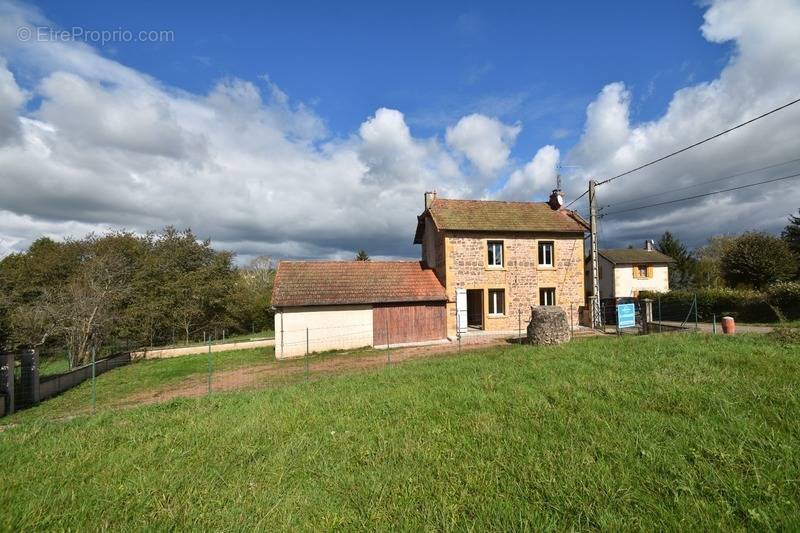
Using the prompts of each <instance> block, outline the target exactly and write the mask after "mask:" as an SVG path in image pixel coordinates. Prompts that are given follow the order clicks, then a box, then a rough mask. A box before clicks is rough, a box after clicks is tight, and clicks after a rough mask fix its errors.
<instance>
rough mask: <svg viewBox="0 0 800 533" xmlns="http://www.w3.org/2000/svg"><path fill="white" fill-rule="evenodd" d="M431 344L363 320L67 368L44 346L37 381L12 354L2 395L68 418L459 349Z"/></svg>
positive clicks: (378, 367) (9, 407)
mask: <svg viewBox="0 0 800 533" xmlns="http://www.w3.org/2000/svg"><path fill="white" fill-rule="evenodd" d="M379 329H380V331H378V330H379ZM431 342H432V344H431V343H421V344H423V345H420V346H415V345H414V346H408V345H404V346H398V344H399V343H397V344H396V343H395V340H393V337H392V332H391V329H389V328H376V327H375V325H374V324H369V323H358V324H342V325H338V326H325V327H316V328H294V329H285V330H283V331H281V332H279V333H278V334H277V335H276V338H275V339H274V340H271V343H274V345H272V346H257V347H254V348H248V347H246V346H245V347H244V348H242V346H241V345H239V346H237V348H238V349H235V350H231V349H228V346H229V344H222V339H221V338H220V339H217V338H213V337H211V336H209V337H208V338H207V342H206V344H205V345H195V346H189V347H182V348H181V350H192V351H193V353H185V354H183V353H182V354H181V355H175V356H173V355H170V353H169V350H153V351H147V350H130V351H127V352H123V353H121V354H116V355H113V356H111V357H103V358H99V357H97V355H98V352H95V354H94V355H95V357H94V358H93V359H92V361H90V363H89V364H88V365H84V366H82V367H79V368H74V369H68V364H67V362H66V359H65V355H64V354H63V353H62V352H59V351H49V350H43V351H42V352H41V353H37V358H36V359H37V360H36V363H35V364H34V365H32V367H35V370H36V372H37V375H36V378H35V379H33V378H31V377H30V375H29V371H28V370H26V369H27V368H29V367H31V365H28V366H24V364H23V361H22V357H21V354H20V353H17V354H9V356H8V357H7V358H6V359H7V361H10V363H9V364H8V365H7V366H8V368H9V369H10V371H11V378H9V379H7V380H6V383H10V387H9V390H7V391H6V390H4V389H3V388H2V387H0V395H5V396H6V397H5V398H2V400H3V404H4V410H5V414H8V413H9V412H10V411H20V410H21V409H25V410H24V411H22V412H21V413H20V416H23V417H28V418H68V417H71V416H76V415H86V414H92V413H103V412H108V411H114V410H118V409H126V408H130V407H135V406H139V405H144V404H151V403H160V402H165V401H170V400H176V399H192V398H194V399H197V398H203V397H207V396H209V395H217V394H223V393H228V392H233V391H250V390H258V389H263V388H269V387H279V386H286V385H295V384H303V383H312V382H315V381H318V380H320V379H323V378H325V377H326V376H330V375H333V374H344V373H355V372H359V373H363V372H385V371H387V370H388V369H391V368H392V367H393V366H395V365H397V364H400V363H402V362H404V361H408V360H410V359H415V358H420V357H429V356H431V355H433V354H436V353H453V352H456V351H457V350H458V349H459V348H460V343H457V342H450V341H448V340H447V339H440V340H438V341H436V340H432V341H431ZM112 370H113V371H112ZM26 372H28V373H26ZM34 382H35V384H36V387H38V388H37V389H36V390H34V386H33V383H34ZM54 390H55V391H56V392H52V391H54ZM48 398H49V399H48ZM6 400H8V401H6ZM37 405H38V407H37V408H34V409H27V408H28V407H34V406H37Z"/></svg>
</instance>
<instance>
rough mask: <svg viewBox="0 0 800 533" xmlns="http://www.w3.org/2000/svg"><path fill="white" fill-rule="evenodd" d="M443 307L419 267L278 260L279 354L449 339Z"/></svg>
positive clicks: (436, 286) (437, 287)
mask: <svg viewBox="0 0 800 533" xmlns="http://www.w3.org/2000/svg"><path fill="white" fill-rule="evenodd" d="M446 303H447V296H446V294H445V289H444V287H443V286H442V284H441V283H440V282H439V280H438V279H437V277H436V275H435V273H434V272H433V270H431V269H426V268H423V265H422V264H421V263H420V262H419V261H281V262H280V263H279V264H278V271H277V273H276V275H275V285H274V289H273V294H272V305H273V307H274V308H275V309H276V313H275V356H276V357H277V358H278V359H284V358H290V357H298V356H302V355H304V354H305V353H306V352H307V351H308V352H309V353H312V352H321V351H327V350H334V349H348V348H358V347H362V346H386V345H387V344H388V345H399V344H409V343H417V342H423V341H433V340H438V339H445V338H446V336H447V317H446Z"/></svg>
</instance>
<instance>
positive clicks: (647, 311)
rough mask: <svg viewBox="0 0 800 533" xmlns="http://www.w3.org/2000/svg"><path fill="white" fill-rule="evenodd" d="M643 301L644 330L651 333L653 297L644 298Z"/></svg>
mask: <svg viewBox="0 0 800 533" xmlns="http://www.w3.org/2000/svg"><path fill="white" fill-rule="evenodd" d="M641 302H642V304H643V305H644V313H643V317H642V331H643V333H645V334H647V333H650V324H651V323H652V322H653V300H652V299H651V298H644V299H642V300H641Z"/></svg>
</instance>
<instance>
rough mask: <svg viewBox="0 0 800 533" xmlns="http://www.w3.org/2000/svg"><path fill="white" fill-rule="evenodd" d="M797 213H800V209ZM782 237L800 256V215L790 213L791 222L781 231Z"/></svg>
mask: <svg viewBox="0 0 800 533" xmlns="http://www.w3.org/2000/svg"><path fill="white" fill-rule="evenodd" d="M797 214H798V215H800V209H798V210H797ZM781 237H782V238H783V240H784V241H786V244H788V245H789V248H791V249H792V251H793V252H794V253H795V254H796V255H797V256H798V257H800V216H793V215H789V223H788V224H787V225H786V227H785V228H784V229H783V231H782V232H781Z"/></svg>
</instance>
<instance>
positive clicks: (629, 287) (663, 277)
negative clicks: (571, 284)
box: [586, 241, 675, 298]
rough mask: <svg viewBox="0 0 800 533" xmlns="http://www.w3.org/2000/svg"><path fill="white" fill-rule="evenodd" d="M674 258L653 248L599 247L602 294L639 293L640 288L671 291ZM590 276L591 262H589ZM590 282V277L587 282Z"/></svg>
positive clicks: (650, 242)
mask: <svg viewBox="0 0 800 533" xmlns="http://www.w3.org/2000/svg"><path fill="white" fill-rule="evenodd" d="M674 262H675V261H674V260H673V259H672V258H671V257H669V256H667V255H664V254H662V253H661V252H658V251H656V250H655V249H654V248H653V243H652V241H646V242H645V248H644V249H631V248H628V249H616V250H599V251H598V275H599V278H600V298H620V297H638V296H639V292H640V291H655V292H667V291H669V265H670V264H671V263H674ZM586 275H587V280H589V279H591V264H589V263H588V262H587V269H586ZM589 285H590V283H589V282H588V281H587V286H589Z"/></svg>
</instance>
